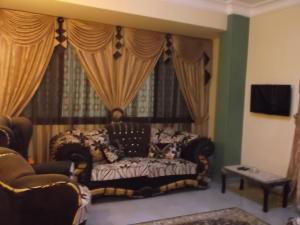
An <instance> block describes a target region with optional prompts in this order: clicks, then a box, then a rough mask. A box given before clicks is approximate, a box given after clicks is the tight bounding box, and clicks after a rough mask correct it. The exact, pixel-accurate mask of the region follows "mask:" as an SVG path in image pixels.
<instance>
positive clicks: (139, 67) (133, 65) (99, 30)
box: [66, 19, 165, 110]
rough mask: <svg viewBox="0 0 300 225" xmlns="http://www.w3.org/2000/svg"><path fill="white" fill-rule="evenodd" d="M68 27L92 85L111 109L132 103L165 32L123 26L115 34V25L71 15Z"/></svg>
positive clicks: (148, 73) (161, 46) (157, 52)
mask: <svg viewBox="0 0 300 225" xmlns="http://www.w3.org/2000/svg"><path fill="white" fill-rule="evenodd" d="M66 30H67V37H68V41H69V42H70V43H71V44H72V45H73V46H74V47H75V49H76V52H77V55H78V57H79V60H80V61H81V63H82V65H83V67H84V68H85V70H86V72H87V76H88V79H89V80H90V82H91V85H92V86H93V87H94V89H95V90H96V92H97V94H98V95H99V96H100V98H101V100H102V102H103V103H104V104H105V106H106V107H107V108H108V109H109V110H112V109H114V108H122V109H125V108H126V107H127V106H128V105H129V103H130V102H131V101H132V100H133V98H134V97H135V95H136V94H137V92H138V90H139V89H140V88H141V86H142V85H143V83H144V81H145V80H146V78H147V77H148V76H149V75H150V73H151V71H152V70H153V69H154V66H155V64H156V62H157V60H158V59H159V56H160V55H161V52H162V50H163V47H164V41H165V39H164V34H162V33H157V32H151V31H144V30H135V29H130V28H124V29H123V31H124V32H123V33H121V31H120V30H119V31H118V32H119V33H117V34H116V32H115V31H116V29H115V27H114V26H110V25H105V24H99V23H91V22H84V21H77V20H72V19H67V20H66ZM116 45H118V47H116ZM116 52H117V54H119V55H118V56H117V57H116V55H115V53H116Z"/></svg>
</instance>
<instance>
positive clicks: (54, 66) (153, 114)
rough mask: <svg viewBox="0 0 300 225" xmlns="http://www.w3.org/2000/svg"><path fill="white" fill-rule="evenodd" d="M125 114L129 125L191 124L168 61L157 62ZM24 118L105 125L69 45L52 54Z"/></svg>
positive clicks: (102, 111)
mask: <svg viewBox="0 0 300 225" xmlns="http://www.w3.org/2000/svg"><path fill="white" fill-rule="evenodd" d="M125 113H126V118H127V119H128V120H132V121H147V122H191V121H192V119H191V117H190V115H189V112H188V110H187V107H186V104H185V101H184V99H183V97H182V95H181V92H180V90H179V87H178V83H177V78H176V74H175V71H174V67H173V63H172V61H171V60H170V61H169V62H164V61H163V60H162V58H161V59H160V60H159V61H158V63H157V65H156V67H155V69H154V71H153V72H152V74H151V75H150V76H149V77H148V79H147V80H146V81H145V83H144V85H143V86H142V88H141V89H140V90H139V92H138V94H137V96H136V97H135V99H134V100H133V102H132V103H131V104H130V105H129V106H128V107H127V108H126V110H125ZM23 115H24V116H27V117H29V118H31V119H32V121H34V122H35V123H38V124H51V123H68V122H72V123H94V122H107V121H108V120H107V115H108V111H107V109H106V107H105V106H104V105H103V104H102V103H101V99H100V98H99V97H98V96H97V94H96V93H95V91H94V90H93V88H92V87H91V85H90V83H89V81H88V80H87V77H86V74H85V71H84V69H83V67H82V66H81V64H80V61H79V59H78V58H77V56H76V54H75V50H74V48H73V47H72V46H71V45H69V46H68V48H67V49H63V48H62V47H57V48H56V49H55V50H54V53H53V56H52V58H51V61H50V63H49V65H48V68H47V70H46V72H45V76H44V78H43V80H42V82H41V85H40V87H39V88H38V90H37V92H36V94H35V95H34V97H33V99H32V100H31V101H30V103H29V104H28V106H27V107H26V109H25V110H24V112H23Z"/></svg>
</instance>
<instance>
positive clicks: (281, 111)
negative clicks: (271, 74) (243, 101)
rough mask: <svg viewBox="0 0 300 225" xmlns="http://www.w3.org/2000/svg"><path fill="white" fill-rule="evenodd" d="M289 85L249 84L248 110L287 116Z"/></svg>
mask: <svg viewBox="0 0 300 225" xmlns="http://www.w3.org/2000/svg"><path fill="white" fill-rule="evenodd" d="M291 92H292V91H291V85H278V84H253V85H251V106H250V111H251V112H255V113H264V114H272V115H280V116H289V115H290V110H291Z"/></svg>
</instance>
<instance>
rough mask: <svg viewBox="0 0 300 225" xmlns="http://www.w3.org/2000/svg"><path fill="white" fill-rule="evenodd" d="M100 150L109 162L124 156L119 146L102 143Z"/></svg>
mask: <svg viewBox="0 0 300 225" xmlns="http://www.w3.org/2000/svg"><path fill="white" fill-rule="evenodd" d="M102 150H103V153H104V155H105V157H106V159H107V161H108V162H110V163H113V162H116V161H118V160H120V159H122V158H123V157H124V156H125V153H124V150H123V149H122V147H121V146H119V147H115V146H114V145H103V147H102Z"/></svg>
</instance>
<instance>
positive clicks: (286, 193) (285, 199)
mask: <svg viewBox="0 0 300 225" xmlns="http://www.w3.org/2000/svg"><path fill="white" fill-rule="evenodd" d="M289 192H290V183H289V181H287V182H286V183H285V184H284V186H283V193H282V207H283V208H286V207H287V204H288V197H289Z"/></svg>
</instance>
